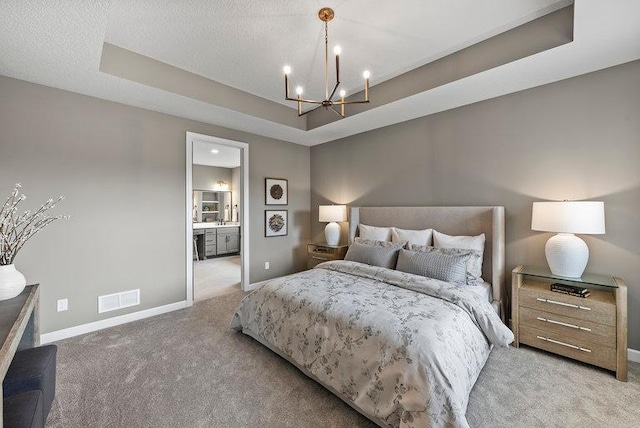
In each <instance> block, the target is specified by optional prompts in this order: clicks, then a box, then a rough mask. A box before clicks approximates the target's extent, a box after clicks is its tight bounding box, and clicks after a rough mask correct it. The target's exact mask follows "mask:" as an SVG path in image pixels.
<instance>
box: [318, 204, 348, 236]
mask: <svg viewBox="0 0 640 428" xmlns="http://www.w3.org/2000/svg"><path fill="white" fill-rule="evenodd" d="M318 220H319V221H320V222H321V223H324V222H329V224H327V226H326V227H325V228H324V237H325V239H326V241H327V245H338V243H339V242H340V225H338V223H336V222H337V221H347V206H346V205H320V206H319V213H318Z"/></svg>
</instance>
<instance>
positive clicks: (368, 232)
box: [358, 224, 391, 241]
mask: <svg viewBox="0 0 640 428" xmlns="http://www.w3.org/2000/svg"><path fill="white" fill-rule="evenodd" d="M358 228H359V229H360V237H361V238H362V239H371V240H373V241H391V228H390V227H377V226H367V225H366V224H359V225H358Z"/></svg>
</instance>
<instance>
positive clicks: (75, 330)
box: [40, 300, 187, 345]
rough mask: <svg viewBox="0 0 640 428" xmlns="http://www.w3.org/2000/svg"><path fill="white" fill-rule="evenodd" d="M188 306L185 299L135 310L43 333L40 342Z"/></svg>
mask: <svg viewBox="0 0 640 428" xmlns="http://www.w3.org/2000/svg"><path fill="white" fill-rule="evenodd" d="M186 307H187V301H186V300H183V301H182V302H176V303H170V304H168V305H163V306H158V307H156V308H151V309H145V310H143V311H138V312H133V313H130V314H126V315H120V316H117V317H113V318H107V319H104V320H100V321H95V322H90V323H88V324H82V325H78V326H75V327H69V328H65V329H62V330H57V331H52V332H51V333H45V334H41V335H40V343H41V344H43V345H44V344H45V343H51V342H56V341H58V340H62V339H68V338H70V337H74V336H80V335H81V334H86V333H91V332H94V331H98V330H102V329H105V328H109V327H115V326H117V325H121V324H126V323H128V322H131V321H137V320H141V319H144V318H149V317H153V316H155V315H161V314H166V313H167V312H173V311H177V310H178V309H184V308H186Z"/></svg>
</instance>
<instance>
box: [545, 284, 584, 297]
mask: <svg viewBox="0 0 640 428" xmlns="http://www.w3.org/2000/svg"><path fill="white" fill-rule="evenodd" d="M549 288H550V289H551V291H555V292H556V293H563V294H569V295H571V296H576V297H589V296H590V295H591V293H590V292H589V289H588V288H584V287H578V286H574V285H567V284H560V283H557V282H556V283H553V284H551V285H550V286H549Z"/></svg>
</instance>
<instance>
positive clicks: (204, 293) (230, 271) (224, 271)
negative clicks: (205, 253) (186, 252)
mask: <svg viewBox="0 0 640 428" xmlns="http://www.w3.org/2000/svg"><path fill="white" fill-rule="evenodd" d="M240 269H241V263H240V256H238V255H236V256H228V257H216V258H213V259H207V260H200V261H194V262H193V296H194V299H195V301H200V300H206V299H210V298H212V297H216V296H222V295H224V294H229V293H233V292H236V291H240V279H241V277H240Z"/></svg>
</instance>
